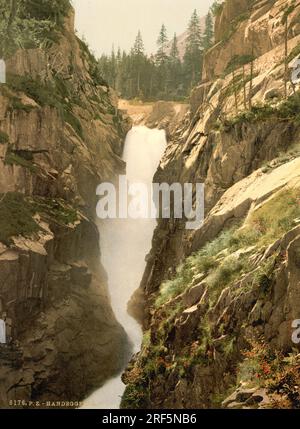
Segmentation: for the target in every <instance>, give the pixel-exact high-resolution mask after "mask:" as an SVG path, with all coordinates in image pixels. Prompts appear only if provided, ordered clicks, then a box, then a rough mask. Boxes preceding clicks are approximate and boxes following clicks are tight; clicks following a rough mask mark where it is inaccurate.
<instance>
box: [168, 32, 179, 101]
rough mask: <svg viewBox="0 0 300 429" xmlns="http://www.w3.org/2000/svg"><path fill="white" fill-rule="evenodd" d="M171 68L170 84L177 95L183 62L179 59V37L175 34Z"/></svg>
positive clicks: (171, 52)
mask: <svg viewBox="0 0 300 429" xmlns="http://www.w3.org/2000/svg"><path fill="white" fill-rule="evenodd" d="M169 68H170V72H169V74H170V82H171V86H172V88H171V89H172V90H173V93H174V94H175V93H176V92H178V85H179V83H180V77H181V61H180V58H179V50H178V41H177V35H176V33H175V34H174V37H173V41H172V46H171V51H170V61H169Z"/></svg>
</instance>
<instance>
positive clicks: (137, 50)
mask: <svg viewBox="0 0 300 429" xmlns="http://www.w3.org/2000/svg"><path fill="white" fill-rule="evenodd" d="M133 52H134V54H135V55H139V56H141V55H144V52H145V48H144V42H143V38H142V34H141V31H140V30H139V31H138V34H137V36H136V39H135V42H134V46H133Z"/></svg>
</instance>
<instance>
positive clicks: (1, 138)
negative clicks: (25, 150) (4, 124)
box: [0, 131, 9, 144]
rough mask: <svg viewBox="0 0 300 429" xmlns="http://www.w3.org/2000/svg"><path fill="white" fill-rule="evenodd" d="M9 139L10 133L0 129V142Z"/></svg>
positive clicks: (3, 142)
mask: <svg viewBox="0 0 300 429" xmlns="http://www.w3.org/2000/svg"><path fill="white" fill-rule="evenodd" d="M8 141H9V137H8V135H7V134H6V133H4V132H3V131H0V144H5V143H8Z"/></svg>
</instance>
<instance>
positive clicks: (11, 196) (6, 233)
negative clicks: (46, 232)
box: [0, 192, 40, 245]
mask: <svg viewBox="0 0 300 429" xmlns="http://www.w3.org/2000/svg"><path fill="white" fill-rule="evenodd" d="M33 214H34V210H33V207H32V205H31V204H30V203H28V201H27V200H26V199H25V197H24V195H23V194H20V193H16V192H9V193H7V194H4V195H3V194H2V195H1V196H0V241H1V242H2V243H5V244H6V245H9V244H10V243H11V237H13V236H18V235H23V236H27V235H31V234H33V233H36V232H38V231H39V230H40V227H39V225H38V224H37V223H36V222H35V220H34V219H33Z"/></svg>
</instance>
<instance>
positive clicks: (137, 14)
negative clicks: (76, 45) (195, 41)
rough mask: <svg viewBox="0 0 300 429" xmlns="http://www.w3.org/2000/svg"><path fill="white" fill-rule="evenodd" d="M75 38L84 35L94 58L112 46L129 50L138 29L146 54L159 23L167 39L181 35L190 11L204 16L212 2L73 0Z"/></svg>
mask: <svg viewBox="0 0 300 429" xmlns="http://www.w3.org/2000/svg"><path fill="white" fill-rule="evenodd" d="M72 3H73V6H74V7H75V11H76V21H75V26H76V29H77V30H78V35H79V36H80V37H81V36H82V35H84V36H85V39H86V40H87V42H88V43H89V45H90V47H91V49H92V50H93V51H94V53H95V54H96V56H97V57H98V56H100V55H101V54H102V53H110V52H111V48H112V45H113V44H114V45H115V48H116V49H117V48H118V46H120V47H121V49H125V50H127V51H129V50H130V48H131V47H132V45H133V43H134V39H135V37H136V34H137V32H138V30H139V29H140V30H141V32H142V36H143V39H144V44H145V48H146V50H147V52H149V53H152V52H155V51H156V40H157V37H158V33H159V30H160V28H161V25H162V23H164V24H165V25H166V27H167V29H168V35H169V37H171V36H172V35H173V34H174V32H176V33H177V34H178V35H179V34H181V33H183V32H184V31H185V30H186V28H187V24H188V21H189V19H190V17H191V15H192V12H193V10H194V9H197V11H198V13H199V15H200V16H204V15H206V14H207V11H208V9H209V7H210V6H211V5H212V3H213V0H73V1H72Z"/></svg>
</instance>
